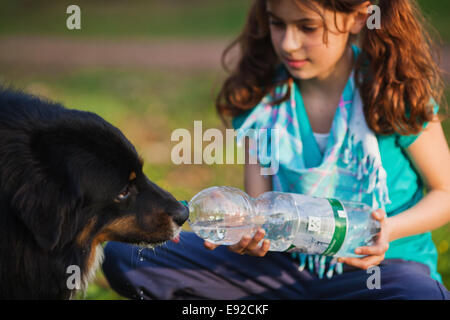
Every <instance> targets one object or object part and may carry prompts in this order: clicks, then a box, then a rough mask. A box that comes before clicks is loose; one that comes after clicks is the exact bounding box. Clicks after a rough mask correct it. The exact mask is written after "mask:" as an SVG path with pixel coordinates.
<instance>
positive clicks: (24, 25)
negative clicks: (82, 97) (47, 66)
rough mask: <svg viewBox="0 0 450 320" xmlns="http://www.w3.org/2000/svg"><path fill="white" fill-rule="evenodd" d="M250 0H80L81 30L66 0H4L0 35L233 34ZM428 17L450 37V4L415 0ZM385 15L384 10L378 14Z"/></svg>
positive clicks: (152, 35)
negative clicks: (69, 24) (74, 26)
mask: <svg viewBox="0 0 450 320" xmlns="http://www.w3.org/2000/svg"><path fill="white" fill-rule="evenodd" d="M251 2H252V1H251V0H189V1H183V0H171V1H164V0H134V1H133V2H132V5H131V4H130V3H129V2H123V1H107V0H96V1H92V0H78V1H77V5H78V6H79V7H80V8H81V30H76V31H70V30H68V29H67V28H66V19H67V18H68V16H69V15H68V14H67V13H66V8H67V7H68V6H69V5H71V4H73V1H70V0H41V1H39V2H37V1H30V0H6V1H3V3H2V10H0V35H53V36H64V37H102V38H123V37H126V38H129V37H137V38H139V37H140V38H170V37H173V38H180V37H182V38H186V37H189V38H202V37H234V36H235V35H237V33H238V32H239V31H240V30H241V29H242V26H243V23H244V21H245V17H246V12H247V9H248V8H249V6H250V4H251ZM418 2H419V4H420V6H421V7H422V8H423V11H424V13H425V14H426V16H427V18H428V19H429V21H430V22H431V23H432V24H433V25H434V27H435V28H436V29H437V31H438V32H439V33H440V35H441V36H442V38H443V39H444V41H445V42H447V43H449V42H450V20H449V19H448V14H449V13H450V3H449V2H448V1H446V0H433V1H429V0H419V1H418ZM382 14H383V13H382Z"/></svg>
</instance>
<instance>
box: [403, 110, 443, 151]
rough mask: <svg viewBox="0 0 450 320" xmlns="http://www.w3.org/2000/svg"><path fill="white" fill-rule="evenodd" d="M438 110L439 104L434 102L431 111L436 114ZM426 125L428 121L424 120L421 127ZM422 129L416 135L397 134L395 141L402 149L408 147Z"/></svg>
mask: <svg viewBox="0 0 450 320" xmlns="http://www.w3.org/2000/svg"><path fill="white" fill-rule="evenodd" d="M438 111H439V106H438V105H437V104H436V103H434V107H433V112H434V114H437V113H438ZM427 125H428V122H425V123H424V124H423V129H425V128H426V127H427ZM422 132H423V130H422V131H420V132H419V133H418V134H416V135H406V136H404V135H398V136H397V142H398V144H399V146H400V147H402V148H403V149H406V148H408V147H409V146H410V145H411V144H413V142H414V141H416V140H417V138H418V137H419V136H420V135H421V134H422Z"/></svg>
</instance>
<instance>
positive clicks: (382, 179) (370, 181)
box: [342, 134, 391, 208]
mask: <svg viewBox="0 0 450 320" xmlns="http://www.w3.org/2000/svg"><path fill="white" fill-rule="evenodd" d="M344 148H345V150H344V153H343V159H342V161H343V162H344V164H346V165H347V167H346V168H347V169H354V168H356V174H357V176H356V178H357V179H358V180H364V179H365V180H366V182H365V183H364V184H363V185H364V187H365V192H367V193H373V198H372V206H373V207H378V203H377V199H378V201H379V202H380V203H381V207H383V208H384V206H385V205H386V204H388V203H391V201H390V199H389V194H388V188H387V181H386V179H387V174H386V171H385V170H384V168H383V166H382V165H381V163H380V164H375V157H371V156H370V155H369V154H365V152H364V149H363V144H362V141H357V142H356V138H355V136H354V135H353V134H351V135H350V136H349V138H348V140H347V145H344Z"/></svg>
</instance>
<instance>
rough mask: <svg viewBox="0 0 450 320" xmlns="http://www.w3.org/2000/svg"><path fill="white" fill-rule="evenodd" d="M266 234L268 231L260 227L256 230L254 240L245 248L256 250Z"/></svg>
mask: <svg viewBox="0 0 450 320" xmlns="http://www.w3.org/2000/svg"><path fill="white" fill-rule="evenodd" d="M265 234H266V232H265V231H264V230H263V229H258V231H256V233H255V235H254V236H253V238H252V240H251V241H250V242H249V243H248V245H247V247H246V248H245V249H247V250H255V249H256V248H258V244H259V242H260V241H261V240H262V239H263V238H264V235H265Z"/></svg>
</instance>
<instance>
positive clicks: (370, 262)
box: [338, 209, 392, 270]
mask: <svg viewBox="0 0 450 320" xmlns="http://www.w3.org/2000/svg"><path fill="white" fill-rule="evenodd" d="M372 217H373V218H374V219H375V220H378V221H380V223H381V231H380V233H379V234H378V235H377V239H376V241H375V244H374V245H373V246H370V247H359V248H356V249H355V253H356V254H361V255H367V256H366V257H362V258H339V259H338V262H343V263H345V264H348V265H351V266H354V267H357V268H361V269H364V270H367V269H368V268H370V267H371V266H376V265H379V264H380V263H381V261H383V260H384V254H385V253H386V251H387V249H388V248H389V239H390V236H391V233H392V223H391V222H390V219H389V218H387V217H386V212H385V211H384V210H382V209H378V210H375V211H374V212H372Z"/></svg>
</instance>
